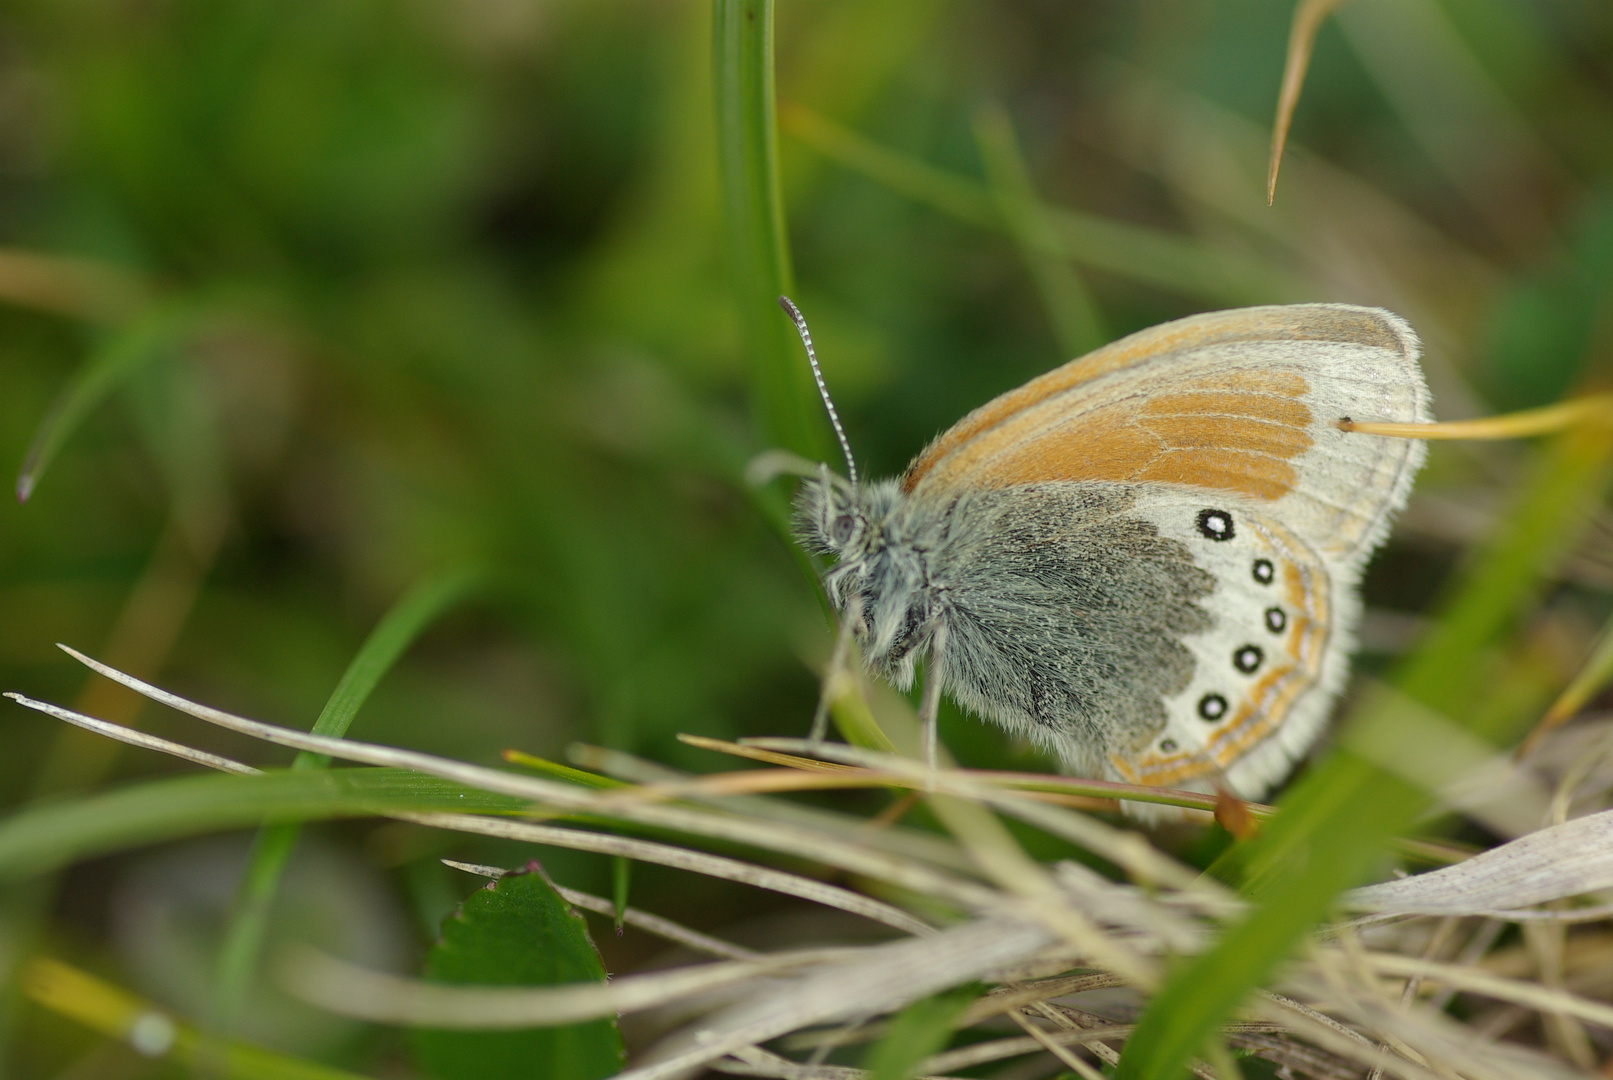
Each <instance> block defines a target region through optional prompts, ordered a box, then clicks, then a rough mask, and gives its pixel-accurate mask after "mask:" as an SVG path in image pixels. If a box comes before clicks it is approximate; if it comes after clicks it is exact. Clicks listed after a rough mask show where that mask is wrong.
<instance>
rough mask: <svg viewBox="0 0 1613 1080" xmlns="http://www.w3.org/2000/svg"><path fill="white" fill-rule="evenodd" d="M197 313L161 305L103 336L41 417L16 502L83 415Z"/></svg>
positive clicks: (177, 336)
mask: <svg viewBox="0 0 1613 1080" xmlns="http://www.w3.org/2000/svg"><path fill="white" fill-rule="evenodd" d="M200 317H201V313H200V312H198V311H197V309H196V308H195V307H193V306H190V305H185V306H168V307H161V308H158V309H156V310H154V311H152V312H151V313H150V314H148V315H146V316H144V317H142V318H140V319H137V320H135V321H134V322H133V323H131V324H130V325H129V326H128V327H126V328H124V329H123V330H120V331H118V332H117V333H115V334H113V335H112V336H111V337H109V338H107V339H106V341H105V343H104V344H103V345H102V346H101V348H100V349H98V350H97V351H96V352H95V354H94V355H93V356H91V357H90V359H89V360H88V361H87V362H86V363H85V364H84V366H83V367H82V368H80V369H79V371H78V372H77V373H76V374H75V375H74V376H73V378H72V380H71V381H70V382H69V383H68V384H67V386H66V388H64V389H63V390H62V392H61V394H60V396H58V397H57V399H56V403H55V404H54V405H52V406H51V409H50V412H49V413H48V414H46V416H45V418H44V419H43V420H41V421H40V423H39V428H38V430H36V431H35V432H34V438H33V441H32V442H31V443H29V446H28V453H27V454H26V455H25V456H24V458H23V463H22V469H21V470H20V471H19V472H18V474H17V501H18V502H27V501H28V498H29V496H31V495H32V494H33V493H34V489H35V488H37V487H38V486H39V480H40V478H41V477H42V476H43V475H44V473H45V470H46V469H47V468H48V467H49V466H50V463H51V462H52V461H54V460H55V458H56V455H57V453H58V452H60V450H61V448H62V447H63V446H64V445H65V444H66V443H67V440H68V438H69V437H71V436H72V434H73V432H75V431H77V430H78V427H79V425H80V424H82V423H83V422H84V419H85V417H87V416H89V414H90V413H91V412H92V411H94V409H95V407H96V406H97V405H99V404H101V402H103V401H105V400H106V399H107V397H108V396H109V395H111V393H112V392H113V391H114V390H116V389H117V388H118V387H119V385H121V384H122V383H123V381H124V380H125V379H127V378H128V377H129V376H130V375H132V374H133V373H134V372H136V371H138V370H139V369H140V368H141V367H142V366H143V365H145V364H146V362H148V361H150V360H152V359H154V358H156V357H157V356H160V355H161V354H162V353H163V352H164V351H166V350H168V349H172V348H174V347H175V346H176V345H177V344H178V343H179V342H180V341H181V340H182V339H183V338H184V337H186V336H187V335H188V334H189V333H190V332H191V331H192V330H193V329H195V326H196V324H197V322H198V320H199V319H200Z"/></svg>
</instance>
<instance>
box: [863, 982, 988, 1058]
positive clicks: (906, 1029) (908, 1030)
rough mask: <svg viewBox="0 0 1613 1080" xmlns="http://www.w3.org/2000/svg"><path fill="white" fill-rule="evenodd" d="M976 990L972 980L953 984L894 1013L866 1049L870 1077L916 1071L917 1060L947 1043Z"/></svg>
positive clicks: (978, 987)
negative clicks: (871, 1044)
mask: <svg viewBox="0 0 1613 1080" xmlns="http://www.w3.org/2000/svg"><path fill="white" fill-rule="evenodd" d="M980 991H981V987H980V986H979V985H977V984H973V983H971V984H969V985H967V986H958V987H954V988H953V989H951V990H948V991H946V992H945V993H943V994H936V995H935V996H934V997H927V998H922V999H920V1000H919V1001H915V1002H913V1004H911V1005H909V1006H908V1007H907V1008H905V1009H903V1010H902V1011H901V1012H900V1013H897V1014H896V1018H895V1019H894V1020H892V1021H891V1025H890V1029H889V1030H887V1031H886V1032H885V1037H884V1038H882V1039H880V1040H879V1042H877V1043H875V1044H874V1045H873V1046H872V1047H870V1048H869V1050H868V1057H867V1059H866V1060H865V1061H864V1063H863V1067H864V1068H866V1069H867V1070H868V1071H869V1072H870V1073H871V1074H872V1077H871V1080H908V1078H909V1077H911V1076H912V1075H913V1074H914V1073H915V1072H917V1071H918V1065H919V1062H921V1061H923V1060H924V1059H925V1058H927V1057H929V1056H930V1055H931V1054H933V1053H935V1052H936V1051H938V1050H940V1049H941V1048H942V1047H944V1046H945V1045H946V1044H947V1040H949V1039H950V1038H951V1037H952V1030H953V1028H954V1027H955V1026H956V1025H957V1022H958V1017H960V1016H962V1015H963V1011H964V1010H965V1009H967V1008H968V1007H969V1005H970V1003H971V1002H973V1001H974V1000H975V999H976V998H978V997H979V996H980Z"/></svg>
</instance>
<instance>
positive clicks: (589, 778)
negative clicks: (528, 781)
mask: <svg viewBox="0 0 1613 1080" xmlns="http://www.w3.org/2000/svg"><path fill="white" fill-rule="evenodd" d="M500 756H502V757H503V758H504V760H505V761H507V762H509V763H510V764H511V765H519V766H521V767H522V768H523V769H531V770H533V771H534V772H540V773H543V774H544V775H545V776H552V777H554V778H555V779H557V780H570V781H571V782H572V783H574V784H581V785H583V786H584V787H591V788H619V787H627V784H626V783H624V782H623V781H621V780H616V779H614V778H612V777H609V776H601V775H600V774H599V773H592V772H587V771H585V770H583V769H574V768H572V767H571V766H570V765H562V764H561V763H560V762H558V761H550V760H549V759H548V758H540V757H538V756H536V755H534V754H528V753H525V752H524V751H521V750H506V751H504V753H503V754H502V755H500Z"/></svg>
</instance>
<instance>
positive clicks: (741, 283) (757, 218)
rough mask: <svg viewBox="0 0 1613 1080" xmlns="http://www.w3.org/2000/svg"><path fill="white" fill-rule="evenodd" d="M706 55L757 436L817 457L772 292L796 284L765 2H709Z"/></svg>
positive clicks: (813, 408) (820, 446)
mask: <svg viewBox="0 0 1613 1080" xmlns="http://www.w3.org/2000/svg"><path fill="white" fill-rule="evenodd" d="M712 53H713V56H712V60H713V65H714V78H713V83H714V92H715V94H716V108H717V161H718V170H719V174H720V183H721V190H722V201H723V217H724V221H725V222H726V225H727V242H726V245H725V247H726V255H727V259H728V264H729V273H730V274H732V275H733V280H734V296H735V301H736V302H737V304H738V305H739V316H740V321H741V325H742V326H743V327H744V331H745V336H744V342H745V348H746V351H747V352H748V353H749V354H750V365H751V378H752V393H753V395H754V399H755V400H754V408H755V413H756V419H757V426H758V429H759V434H760V435H761V436H762V437H763V438H764V439H765V440H766V441H767V442H768V443H769V444H770V445H773V446H782V447H784V448H785V449H787V450H793V451H795V452H796V453H799V454H803V455H805V456H807V457H810V458H812V459H813V460H823V458H824V452H825V450H826V449H827V440H826V439H825V438H824V427H823V422H822V421H821V420H820V419H819V418H818V415H817V409H818V399H817V393H816V391H815V390H814V389H813V386H812V380H811V378H810V376H809V374H808V372H807V367H806V365H805V364H804V363H802V362H801V361H800V360H799V358H798V357H797V356H796V352H795V331H794V329H793V328H792V327H791V326H790V323H789V320H788V319H786V318H785V317H784V315H783V314H781V313H780V312H779V310H778V297H780V296H783V295H787V294H789V293H792V292H794V291H795V290H794V280H793V274H792V272H791V269H790V253H789V241H788V238H787V236H786V234H785V228H784V205H783V197H782V194H781V192H780V187H779V174H778V131H777V125H776V120H775V116H774V108H775V105H774V100H775V93H774V83H773V3H772V0H717V2H716V4H715V5H714V8H713V41H712Z"/></svg>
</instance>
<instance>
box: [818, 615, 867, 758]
mask: <svg viewBox="0 0 1613 1080" xmlns="http://www.w3.org/2000/svg"><path fill="white" fill-rule="evenodd" d="M861 618H862V597H861V596H858V595H857V594H856V593H853V594H852V595H851V597H850V598H849V599H848V600H847V601H846V610H845V611H844V612H842V613H841V616H840V630H839V632H838V633H837V634H835V648H834V652H833V653H831V654H830V656H829V668H828V670H826V671H825V672H824V673H823V682H822V683H821V684H820V685H819V687H818V707H817V709H816V710H815V711H814V712H813V714H812V729H811V731H810V732H808V734H807V739H808V740H809V741H811V742H815V743H820V742H822V741H823V740H824V737H825V736H826V735H828V734H829V704H830V702H831V701H832V700H833V698H834V696H835V691H836V687H837V685H838V683H839V681H840V677H841V675H842V674H843V673H844V672H845V670H846V661H847V659H849V657H850V653H851V635H852V627H854V626H856V625H857V622H858V620H859V619H861Z"/></svg>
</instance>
